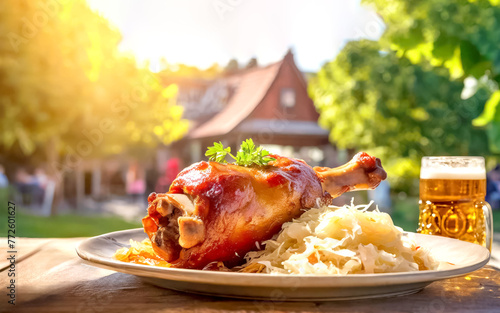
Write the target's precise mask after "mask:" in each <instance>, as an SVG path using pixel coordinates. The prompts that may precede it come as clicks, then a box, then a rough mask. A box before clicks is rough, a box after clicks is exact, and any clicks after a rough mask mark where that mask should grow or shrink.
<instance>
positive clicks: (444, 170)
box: [420, 167, 486, 179]
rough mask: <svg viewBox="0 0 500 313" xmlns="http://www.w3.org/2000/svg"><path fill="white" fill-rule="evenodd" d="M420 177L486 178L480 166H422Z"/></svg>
mask: <svg viewBox="0 0 500 313" xmlns="http://www.w3.org/2000/svg"><path fill="white" fill-rule="evenodd" d="M420 178H421V179H486V171H485V170H484V168H480V167H468V168H452V167H440V168H422V169H421V171H420Z"/></svg>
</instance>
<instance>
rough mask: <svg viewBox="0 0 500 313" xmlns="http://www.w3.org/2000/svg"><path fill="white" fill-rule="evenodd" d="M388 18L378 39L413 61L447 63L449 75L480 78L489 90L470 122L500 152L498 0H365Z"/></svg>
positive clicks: (499, 34) (453, 77) (419, 62)
mask: <svg viewBox="0 0 500 313" xmlns="http://www.w3.org/2000/svg"><path fill="white" fill-rule="evenodd" d="M364 3H366V4H369V5H372V6H374V8H375V10H376V11H377V13H379V14H380V16H381V17H382V18H383V20H384V21H385V23H386V26H387V28H386V31H385V33H384V35H383V36H382V38H381V40H380V43H381V45H382V46H383V47H384V48H386V49H389V48H390V49H391V50H394V51H396V52H397V55H398V56H404V57H406V58H408V60H410V61H411V62H412V63H415V64H426V63H428V64H429V65H430V66H434V67H441V66H442V67H445V68H447V69H448V70H449V72H450V79H451V80H458V81H463V80H464V79H465V78H466V77H474V78H476V79H480V78H481V80H482V82H483V83H482V84H480V85H481V86H482V87H483V88H485V89H486V90H488V91H489V92H490V99H489V101H488V102H487V104H486V107H485V110H484V112H483V114H482V115H481V116H480V117H479V118H477V119H476V120H474V125H475V126H478V127H485V128H486V130H487V132H488V137H489V143H490V149H491V150H492V151H493V152H496V153H498V152H500V107H499V106H498V104H499V103H500V91H498V84H499V83H500V1H498V0H489V1H488V0H479V1H472V0H459V1H451V0H434V1H428V0H427V1H405V0H395V1H392V0H391V1H389V0H364Z"/></svg>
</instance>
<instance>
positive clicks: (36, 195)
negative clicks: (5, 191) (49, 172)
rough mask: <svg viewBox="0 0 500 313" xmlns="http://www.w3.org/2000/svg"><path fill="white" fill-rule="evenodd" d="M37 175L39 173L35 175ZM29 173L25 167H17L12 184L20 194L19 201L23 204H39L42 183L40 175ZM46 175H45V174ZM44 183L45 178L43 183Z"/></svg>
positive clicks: (42, 189)
mask: <svg viewBox="0 0 500 313" xmlns="http://www.w3.org/2000/svg"><path fill="white" fill-rule="evenodd" d="M37 175H39V176H38V177H37ZM37 175H31V174H30V173H29V172H28V171H27V170H26V169H25V168H22V167H21V168H19V169H17V171H16V174H15V176H14V185H15V186H16V189H17V191H18V192H19V194H20V196H21V199H20V200H21V202H22V203H23V204H25V205H30V206H32V205H41V204H42V202H43V195H44V191H45V189H44V185H42V180H41V177H42V176H41V175H40V173H38V174H37ZM45 177H46V176H45ZM45 183H46V180H45V181H44V182H43V184H45Z"/></svg>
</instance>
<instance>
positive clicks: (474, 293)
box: [0, 238, 500, 313]
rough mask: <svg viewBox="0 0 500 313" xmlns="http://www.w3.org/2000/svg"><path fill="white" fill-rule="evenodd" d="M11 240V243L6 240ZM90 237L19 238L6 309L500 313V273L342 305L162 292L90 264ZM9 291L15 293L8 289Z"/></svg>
mask: <svg viewBox="0 0 500 313" xmlns="http://www.w3.org/2000/svg"><path fill="white" fill-rule="evenodd" d="M0 240H1V242H4V243H6V242H7V239H6V238H0ZM81 240H82V238H71V239H29V238H18V239H17V247H16V248H17V256H16V258H17V263H16V268H15V273H16V282H15V288H16V289H15V290H16V305H15V306H13V305H10V304H8V303H7V301H8V297H7V295H6V291H7V292H9V289H8V286H9V283H10V282H9V279H10V278H9V277H8V270H9V268H5V266H8V265H9V264H8V263H7V261H6V260H7V258H8V254H7V249H6V248H5V244H2V245H1V247H2V250H1V259H0V268H2V271H1V272H0V282H1V287H2V289H1V292H0V311H1V312H79V313H80V312H81V313H90V312H103V313H111V312H123V313H126V312H136V311H137V312H141V313H146V312H167V311H168V312H171V311H178V312H180V311H182V312H194V311H196V312H215V311H226V312H229V311H230V312H248V311H252V312H283V311H292V312H332V311H335V312H384V313H388V312H417V313H439V312H475V313H479V312H500V270H499V269H498V268H495V267H493V266H491V265H488V266H486V267H484V268H482V269H480V270H478V271H476V272H473V273H471V274H469V275H468V276H463V277H457V278H453V279H449V280H444V281H440V282H435V283H433V284H431V285H430V286H428V287H426V288H425V289H424V290H423V291H421V292H419V293H417V294H413V295H409V296H402V297H393V298H385V299H375V300H356V301H341V302H273V301H244V300H235V299H224V298H216V297H208V296H198V295H190V294H185V293H181V292H176V291H172V290H168V289H162V288H159V287H156V286H153V285H149V284H147V283H145V282H143V281H142V280H141V279H140V278H138V277H135V276H132V275H127V274H122V273H117V272H113V271H109V270H104V269H100V268H97V267H93V266H91V265H88V264H86V263H84V262H83V261H81V260H80V258H79V257H78V256H77V255H76V252H75V246H76V245H77V244H78V242H80V241H81ZM6 287H7V288H6Z"/></svg>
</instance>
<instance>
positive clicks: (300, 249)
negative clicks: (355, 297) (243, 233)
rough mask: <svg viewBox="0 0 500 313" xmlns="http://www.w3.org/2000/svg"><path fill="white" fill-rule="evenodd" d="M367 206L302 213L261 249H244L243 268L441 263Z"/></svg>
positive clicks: (379, 268) (368, 269)
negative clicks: (247, 250)
mask: <svg viewBox="0 0 500 313" xmlns="http://www.w3.org/2000/svg"><path fill="white" fill-rule="evenodd" d="M370 205H371V203H370V204H369V205H360V206H354V205H352V204H351V205H346V206H343V207H335V206H328V207H322V208H317V209H310V210H308V211H306V212H305V213H304V214H302V216H301V217H300V218H298V219H295V220H293V221H292V222H289V223H286V224H284V225H283V227H282V230H281V232H280V233H279V234H278V235H277V236H276V238H274V239H272V240H268V241H265V242H264V244H265V249H264V250H262V251H252V252H249V253H247V255H246V257H245V258H246V260H247V263H246V264H245V265H244V268H243V270H242V271H243V272H262V273H269V274H306V275H307V274H310V275H325V274H327V275H332V274H333V275H348V274H368V273H389V272H411V271H418V270H432V269H436V268H437V267H438V265H439V262H437V261H436V260H434V259H433V257H432V256H431V255H430V254H429V251H427V250H426V249H424V248H422V247H419V246H417V244H416V243H415V240H414V238H413V236H412V234H408V233H404V232H403V230H402V229H401V228H399V227H396V226H394V224H393V222H392V219H391V217H390V216H389V215H388V214H387V213H383V212H379V211H378V209H375V210H374V211H368V209H369V207H370Z"/></svg>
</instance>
